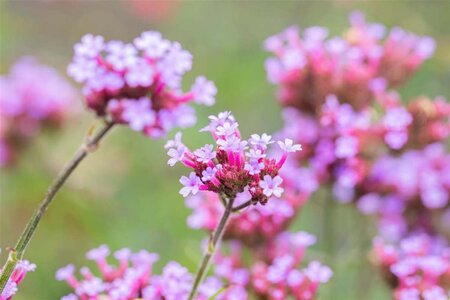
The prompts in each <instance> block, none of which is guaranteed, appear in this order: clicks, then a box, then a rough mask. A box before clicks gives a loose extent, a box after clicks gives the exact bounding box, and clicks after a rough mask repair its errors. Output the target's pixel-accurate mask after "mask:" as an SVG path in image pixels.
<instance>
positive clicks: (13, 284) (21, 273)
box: [0, 260, 36, 300]
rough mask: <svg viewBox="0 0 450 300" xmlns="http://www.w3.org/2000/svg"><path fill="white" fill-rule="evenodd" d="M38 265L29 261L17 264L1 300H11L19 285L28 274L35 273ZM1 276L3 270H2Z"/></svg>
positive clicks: (0, 297) (0, 296) (0, 271)
mask: <svg viewBox="0 0 450 300" xmlns="http://www.w3.org/2000/svg"><path fill="white" fill-rule="evenodd" d="M35 269H36V265H35V264H33V263H30V262H29V261H28V260H21V261H19V262H18V263H17V265H16V267H15V269H14V271H13V273H12V275H11V278H10V279H9V280H8V282H7V283H6V286H5V288H4V290H3V292H2V293H1V294H0V300H10V299H12V297H13V296H14V295H15V294H16V293H17V290H18V288H17V287H18V285H19V283H20V282H21V281H22V280H23V279H24V278H25V275H26V274H27V272H33V271H34V270H35ZM0 274H2V270H1V269H0Z"/></svg>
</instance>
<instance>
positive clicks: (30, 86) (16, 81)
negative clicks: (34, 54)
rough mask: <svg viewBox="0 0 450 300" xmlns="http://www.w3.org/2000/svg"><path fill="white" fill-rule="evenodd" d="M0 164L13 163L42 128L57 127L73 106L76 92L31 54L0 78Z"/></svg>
mask: <svg viewBox="0 0 450 300" xmlns="http://www.w3.org/2000/svg"><path fill="white" fill-rule="evenodd" d="M0 90H1V93H0V167H3V166H6V165H8V164H11V163H13V162H14V160H15V158H16V157H17V155H18V153H17V152H18V151H20V150H21V148H23V147H24V146H25V145H26V144H27V143H29V141H30V139H32V138H33V137H34V136H36V135H37V134H38V133H39V131H40V129H41V128H43V127H47V128H55V127H58V126H59V125H60V124H61V123H62V122H63V121H64V120H65V119H66V118H67V116H68V114H69V112H73V111H74V109H75V110H76V108H77V104H76V103H77V102H76V99H77V94H76V92H75V90H74V89H73V88H72V86H71V85H70V84H69V83H68V82H67V81H66V80H65V79H64V78H63V77H61V76H60V75H59V74H58V73H57V71H56V70H54V69H52V68H50V67H48V66H45V65H41V64H39V63H38V62H37V61H36V60H35V59H33V58H31V57H23V58H21V59H19V60H18V61H17V62H16V63H15V64H14V66H13V67H12V68H11V71H10V73H9V74H8V75H5V76H1V77H0Z"/></svg>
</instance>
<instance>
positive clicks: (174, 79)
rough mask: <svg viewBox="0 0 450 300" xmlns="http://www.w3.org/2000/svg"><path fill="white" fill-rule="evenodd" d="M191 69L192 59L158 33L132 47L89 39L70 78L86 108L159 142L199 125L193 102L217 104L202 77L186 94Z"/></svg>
mask: <svg viewBox="0 0 450 300" xmlns="http://www.w3.org/2000/svg"><path fill="white" fill-rule="evenodd" d="M191 66H192V55H191V54H190V53H189V52H188V51H186V50H184V49H183V48H182V47H181V45H180V44H179V43H177V42H171V41H169V40H166V39H164V38H163V37H162V35H161V34H160V33H159V32H153V31H148V32H144V33H142V34H141V35H140V36H139V37H137V38H135V39H134V41H133V43H123V42H121V41H116V40H113V41H108V42H105V41H104V39H103V37H101V36H94V35H91V34H88V35H85V36H84V37H83V38H82V39H81V42H80V43H78V44H76V45H75V55H74V59H73V62H72V63H71V64H70V65H69V67H68V73H69V75H70V76H72V77H73V78H74V79H75V80H76V81H78V82H80V83H82V84H83V85H84V88H83V93H84V95H85V97H86V104H87V106H88V107H89V108H90V109H92V110H94V111H95V112H96V113H97V114H98V115H100V116H105V115H108V116H109V117H111V118H112V120H113V121H114V122H117V123H123V124H127V125H128V126H130V127H131V128H132V129H133V130H136V131H141V132H143V133H144V134H146V135H147V136H150V137H152V138H159V137H161V136H163V135H164V134H165V133H167V132H168V131H169V130H171V129H172V128H174V127H182V128H184V127H189V126H192V125H193V124H195V122H196V118H195V111H194V110H193V109H192V108H191V107H190V106H189V105H188V103H189V102H193V101H194V102H196V103H198V104H203V105H207V106H210V105H213V104H214V101H215V99H214V97H215V95H216V93H217V89H216V87H215V85H214V84H213V83H212V82H211V81H209V80H207V79H206V78H205V77H203V76H200V77H197V79H196V80H195V83H194V84H193V85H192V87H191V90H190V91H189V92H187V93H183V92H182V90H181V84H182V78H183V75H184V74H185V73H186V72H187V71H189V70H190V69H191Z"/></svg>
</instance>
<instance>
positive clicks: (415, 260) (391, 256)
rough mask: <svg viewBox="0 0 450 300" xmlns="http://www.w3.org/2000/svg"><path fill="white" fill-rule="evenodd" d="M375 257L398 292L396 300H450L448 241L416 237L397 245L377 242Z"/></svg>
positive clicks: (433, 237) (429, 237) (419, 235)
mask: <svg viewBox="0 0 450 300" xmlns="http://www.w3.org/2000/svg"><path fill="white" fill-rule="evenodd" d="M374 249H375V256H376V259H377V260H378V262H379V263H380V265H381V267H382V271H383V274H384V275H385V276H386V278H387V279H388V282H390V283H391V284H392V286H393V287H394V288H395V291H394V299H395V300H420V299H423V300H447V299H448V298H449V296H450V248H449V247H448V244H447V242H446V241H445V240H443V239H441V238H438V237H435V236H429V235H426V234H413V235H411V236H409V237H406V238H404V239H403V240H401V241H400V242H399V243H398V244H390V243H386V242H385V241H384V240H383V239H381V238H377V239H375V240H374Z"/></svg>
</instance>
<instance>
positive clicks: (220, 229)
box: [189, 197, 235, 300]
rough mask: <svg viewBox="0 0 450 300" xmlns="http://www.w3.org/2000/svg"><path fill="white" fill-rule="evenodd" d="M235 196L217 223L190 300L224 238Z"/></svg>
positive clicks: (196, 277) (197, 274) (227, 204)
mask: <svg viewBox="0 0 450 300" xmlns="http://www.w3.org/2000/svg"><path fill="white" fill-rule="evenodd" d="M234 199H235V198H234V197H233V198H230V199H229V200H228V202H227V203H226V206H225V211H224V213H223V215H222V217H221V219H220V222H219V225H217V228H216V230H215V231H214V233H213V235H212V237H211V239H210V241H209V243H208V246H207V248H206V251H205V253H204V255H203V258H202V261H201V263H200V267H199V269H198V271H197V273H196V275H195V281H194V284H193V286H192V289H191V293H190V294H189V300H193V299H194V297H195V296H196V294H197V292H198V288H199V286H200V284H201V282H202V281H203V278H204V277H205V275H206V273H207V272H208V269H209V264H210V262H211V258H212V257H213V256H214V253H216V250H217V248H218V247H217V246H218V244H219V242H220V241H221V240H222V237H223V234H224V232H225V229H226V227H227V224H228V221H229V219H230V216H231V213H232V212H233V203H234ZM223 201H226V199H223Z"/></svg>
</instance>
